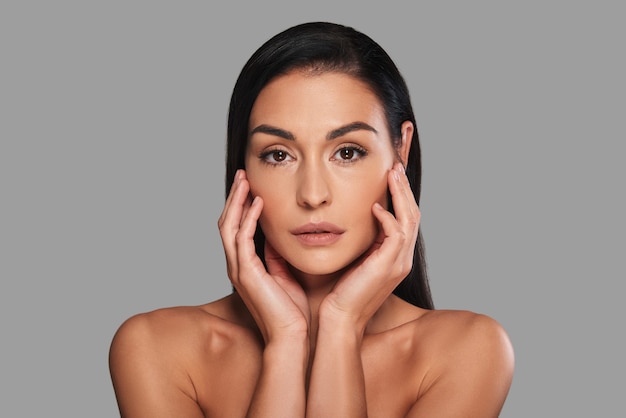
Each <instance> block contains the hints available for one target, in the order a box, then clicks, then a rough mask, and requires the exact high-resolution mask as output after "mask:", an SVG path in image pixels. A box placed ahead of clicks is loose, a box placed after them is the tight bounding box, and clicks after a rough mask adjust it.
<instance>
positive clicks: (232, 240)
mask: <svg viewBox="0 0 626 418" xmlns="http://www.w3.org/2000/svg"><path fill="white" fill-rule="evenodd" d="M248 190H249V186H248V182H247V181H246V180H245V179H243V177H242V176H240V177H239V179H238V181H237V182H236V184H235V185H234V187H233V189H232V190H231V194H230V196H229V198H230V200H228V203H227V205H226V206H225V207H224V211H223V213H222V216H221V218H220V222H219V225H218V226H219V232H220V236H221V238H222V244H223V246H224V252H225V255H226V263H227V267H228V273H229V278H230V279H231V280H233V279H236V278H237V276H238V274H239V273H238V268H237V266H238V262H237V243H236V236H237V232H238V231H239V227H240V223H241V219H242V216H243V210H244V209H243V207H244V205H245V202H246V198H247V195H248Z"/></svg>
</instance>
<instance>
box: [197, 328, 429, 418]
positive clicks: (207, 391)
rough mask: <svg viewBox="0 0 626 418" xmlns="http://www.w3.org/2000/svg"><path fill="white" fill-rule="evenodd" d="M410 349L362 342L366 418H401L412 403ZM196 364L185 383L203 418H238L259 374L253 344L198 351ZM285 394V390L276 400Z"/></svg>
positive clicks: (416, 369)
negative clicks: (189, 381)
mask: <svg viewBox="0 0 626 418" xmlns="http://www.w3.org/2000/svg"><path fill="white" fill-rule="evenodd" d="M413 345H414V344H413V343H412V341H411V340H410V339H407V338H403V336H402V335H393V334H385V335H382V336H379V335H375V336H368V337H366V339H365V340H364V342H363V346H362V351H361V361H362V365H363V372H364V377H365V388H366V399H367V405H368V414H369V416H370V417H384V418H392V417H395V416H398V417H401V416H404V415H405V414H406V412H407V411H408V409H409V408H410V406H411V405H412V404H413V403H414V402H415V400H416V398H417V391H418V388H419V382H420V381H421V378H422V377H421V376H423V374H424V370H425V368H424V367H423V364H421V362H420V361H419V356H418V355H417V354H416V350H415V349H414V346H413ZM285 361H289V359H285ZM198 363H199V367H198V368H197V369H196V370H195V371H193V372H192V373H191V377H192V379H193V383H194V387H195V389H196V393H197V396H198V403H199V404H200V405H201V407H202V409H203V411H204V412H205V416H207V417H228V418H233V417H244V416H245V414H246V411H247V408H248V405H249V404H250V402H251V399H252V396H253V394H254V391H255V388H256V383H257V381H258V378H259V375H260V373H261V366H262V347H261V346H260V345H259V343H258V341H256V340H255V339H254V338H245V339H242V338H239V339H237V340H233V341H230V342H229V343H226V344H222V345H220V344H214V347H212V349H211V347H209V349H206V350H204V352H203V354H202V356H201V358H199V359H198ZM290 393H291V388H287V387H286V388H285V390H284V392H283V393H282V394H279V396H284V397H288V396H290Z"/></svg>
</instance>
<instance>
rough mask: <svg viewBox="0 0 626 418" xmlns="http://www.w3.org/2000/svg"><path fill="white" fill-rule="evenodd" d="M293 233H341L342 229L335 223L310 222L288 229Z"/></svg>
mask: <svg viewBox="0 0 626 418" xmlns="http://www.w3.org/2000/svg"><path fill="white" fill-rule="evenodd" d="M290 232H291V233H292V234H294V235H302V234H339V235H340V234H343V233H344V232H345V230H344V229H342V228H339V227H338V226H337V225H335V224H331V223H329V222H317V223H315V222H311V223H308V224H306V225H302V226H299V227H297V228H295V229H292V230H291V231H290Z"/></svg>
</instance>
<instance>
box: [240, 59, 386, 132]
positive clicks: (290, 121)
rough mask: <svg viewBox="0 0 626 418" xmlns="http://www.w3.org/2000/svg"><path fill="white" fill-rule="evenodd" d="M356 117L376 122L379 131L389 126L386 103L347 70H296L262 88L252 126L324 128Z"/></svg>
mask: <svg viewBox="0 0 626 418" xmlns="http://www.w3.org/2000/svg"><path fill="white" fill-rule="evenodd" d="M355 121H361V122H365V123H368V124H371V125H376V126H375V127H376V128H377V130H379V132H382V131H384V130H385V127H386V120H385V116H384V109H383V106H382V104H381V102H380V100H379V99H378V97H377V96H376V95H375V94H374V93H373V92H372V90H371V89H370V88H369V86H368V85H367V84H366V83H364V82H363V81H361V80H359V79H357V78H355V77H353V76H350V75H347V74H344V73H337V72H325V73H321V74H311V73H307V72H303V71H292V72H290V73H287V74H285V75H282V76H279V77H277V78H275V79H273V80H272V81H270V82H269V83H268V84H267V85H266V86H265V87H264V88H263V90H261V92H260V93H259V96H258V97H257V99H256V101H255V103H254V106H253V107H252V112H251V113H250V121H249V122H250V123H249V127H250V129H253V128H254V127H255V126H257V125H260V124H269V125H272V126H277V127H281V128H285V129H289V130H293V131H299V130H311V129H316V130H321V131H324V130H330V129H334V128H336V127H337V126H341V125H345V124H346V123H351V122H355ZM379 128H380V129H379Z"/></svg>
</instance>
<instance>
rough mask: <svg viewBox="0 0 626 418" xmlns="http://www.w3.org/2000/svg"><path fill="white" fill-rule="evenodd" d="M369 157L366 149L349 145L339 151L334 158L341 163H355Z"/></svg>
mask: <svg viewBox="0 0 626 418" xmlns="http://www.w3.org/2000/svg"><path fill="white" fill-rule="evenodd" d="M366 155H367V151H365V149H363V148H361V147H358V146H355V145H349V146H345V147H343V148H341V149H339V150H337V151H336V152H335V154H334V156H333V159H334V160H335V161H337V162H340V163H354V162H357V161H359V160H360V159H361V158H363V157H365V156H366Z"/></svg>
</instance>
